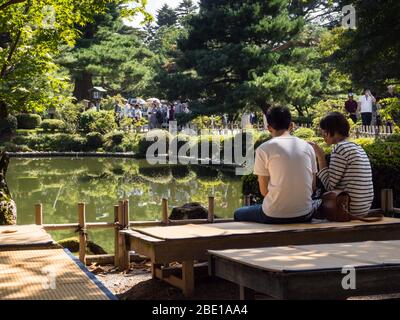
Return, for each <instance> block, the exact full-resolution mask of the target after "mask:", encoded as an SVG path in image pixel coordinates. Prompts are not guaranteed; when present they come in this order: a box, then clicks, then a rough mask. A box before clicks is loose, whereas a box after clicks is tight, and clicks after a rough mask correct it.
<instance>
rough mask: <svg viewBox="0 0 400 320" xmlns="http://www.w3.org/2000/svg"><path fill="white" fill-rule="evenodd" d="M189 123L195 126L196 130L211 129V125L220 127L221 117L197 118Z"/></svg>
mask: <svg viewBox="0 0 400 320" xmlns="http://www.w3.org/2000/svg"><path fill="white" fill-rule="evenodd" d="M191 123H192V124H193V125H194V126H196V128H197V129H199V130H201V129H211V128H212V124H214V127H221V126H222V117H221V116H213V117H211V116H210V117H209V116H199V117H197V118H195V119H193V120H192V121H191Z"/></svg>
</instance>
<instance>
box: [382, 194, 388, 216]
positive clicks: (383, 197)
mask: <svg viewBox="0 0 400 320" xmlns="http://www.w3.org/2000/svg"><path fill="white" fill-rule="evenodd" d="M381 209H382V212H383V213H385V212H387V211H388V210H387V189H382V190H381Z"/></svg>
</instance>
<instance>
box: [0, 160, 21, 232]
mask: <svg viewBox="0 0 400 320" xmlns="http://www.w3.org/2000/svg"><path fill="white" fill-rule="evenodd" d="M8 163H9V158H8V156H7V155H6V154H5V153H2V154H0V225H14V224H16V223H17V207H16V205H15V202H14V201H13V200H12V198H11V194H10V191H9V189H8V186H7V182H6V173H7V167H8Z"/></svg>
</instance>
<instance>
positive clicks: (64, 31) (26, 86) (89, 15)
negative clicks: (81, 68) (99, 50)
mask: <svg viewBox="0 0 400 320" xmlns="http://www.w3.org/2000/svg"><path fill="white" fill-rule="evenodd" d="M129 2H130V3H131V4H132V3H133V4H134V5H133V6H130V7H129V8H128V7H125V9H123V11H124V14H126V15H133V14H135V13H137V12H142V13H145V10H144V5H145V3H146V2H147V1H145V0H134V1H133V2H132V1H129ZM126 3H128V1H120V0H100V1H92V0H79V1H77V0H35V1H17V2H14V1H10V2H8V4H9V5H8V6H7V7H6V8H5V9H4V10H1V11H0V30H1V32H6V33H7V35H9V36H10V39H11V42H10V43H8V44H6V46H5V48H4V49H3V48H2V49H1V50H0V71H1V72H0V97H1V101H0V111H1V112H0V114H5V115H6V114H7V113H8V112H11V111H14V112H15V111H22V112H27V111H29V112H33V111H36V112H41V111H44V110H46V109H47V108H49V107H58V106H59V105H60V102H62V101H69V100H70V93H71V86H70V84H69V83H68V76H67V75H65V74H64V73H63V72H62V70H61V69H60V67H59V66H58V65H57V64H56V63H55V56H56V55H58V54H59V53H60V49H61V48H63V47H65V46H73V45H74V44H75V41H76V39H77V37H78V36H79V35H80V34H81V28H82V27H83V26H85V25H86V24H88V23H89V22H91V21H92V20H93V17H94V15H96V14H101V13H104V12H106V11H107V10H108V9H109V8H110V5H114V6H120V5H121V6H123V5H124V4H126Z"/></svg>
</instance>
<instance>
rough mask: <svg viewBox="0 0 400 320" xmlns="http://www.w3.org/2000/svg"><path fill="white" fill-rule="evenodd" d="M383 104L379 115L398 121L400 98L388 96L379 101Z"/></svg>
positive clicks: (399, 119)
mask: <svg viewBox="0 0 400 320" xmlns="http://www.w3.org/2000/svg"><path fill="white" fill-rule="evenodd" d="M380 104H382V105H383V106H384V108H383V109H382V110H381V115H382V116H383V118H384V119H385V120H386V121H391V122H392V123H398V122H399V121H400V98H388V99H383V100H381V101H380Z"/></svg>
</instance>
